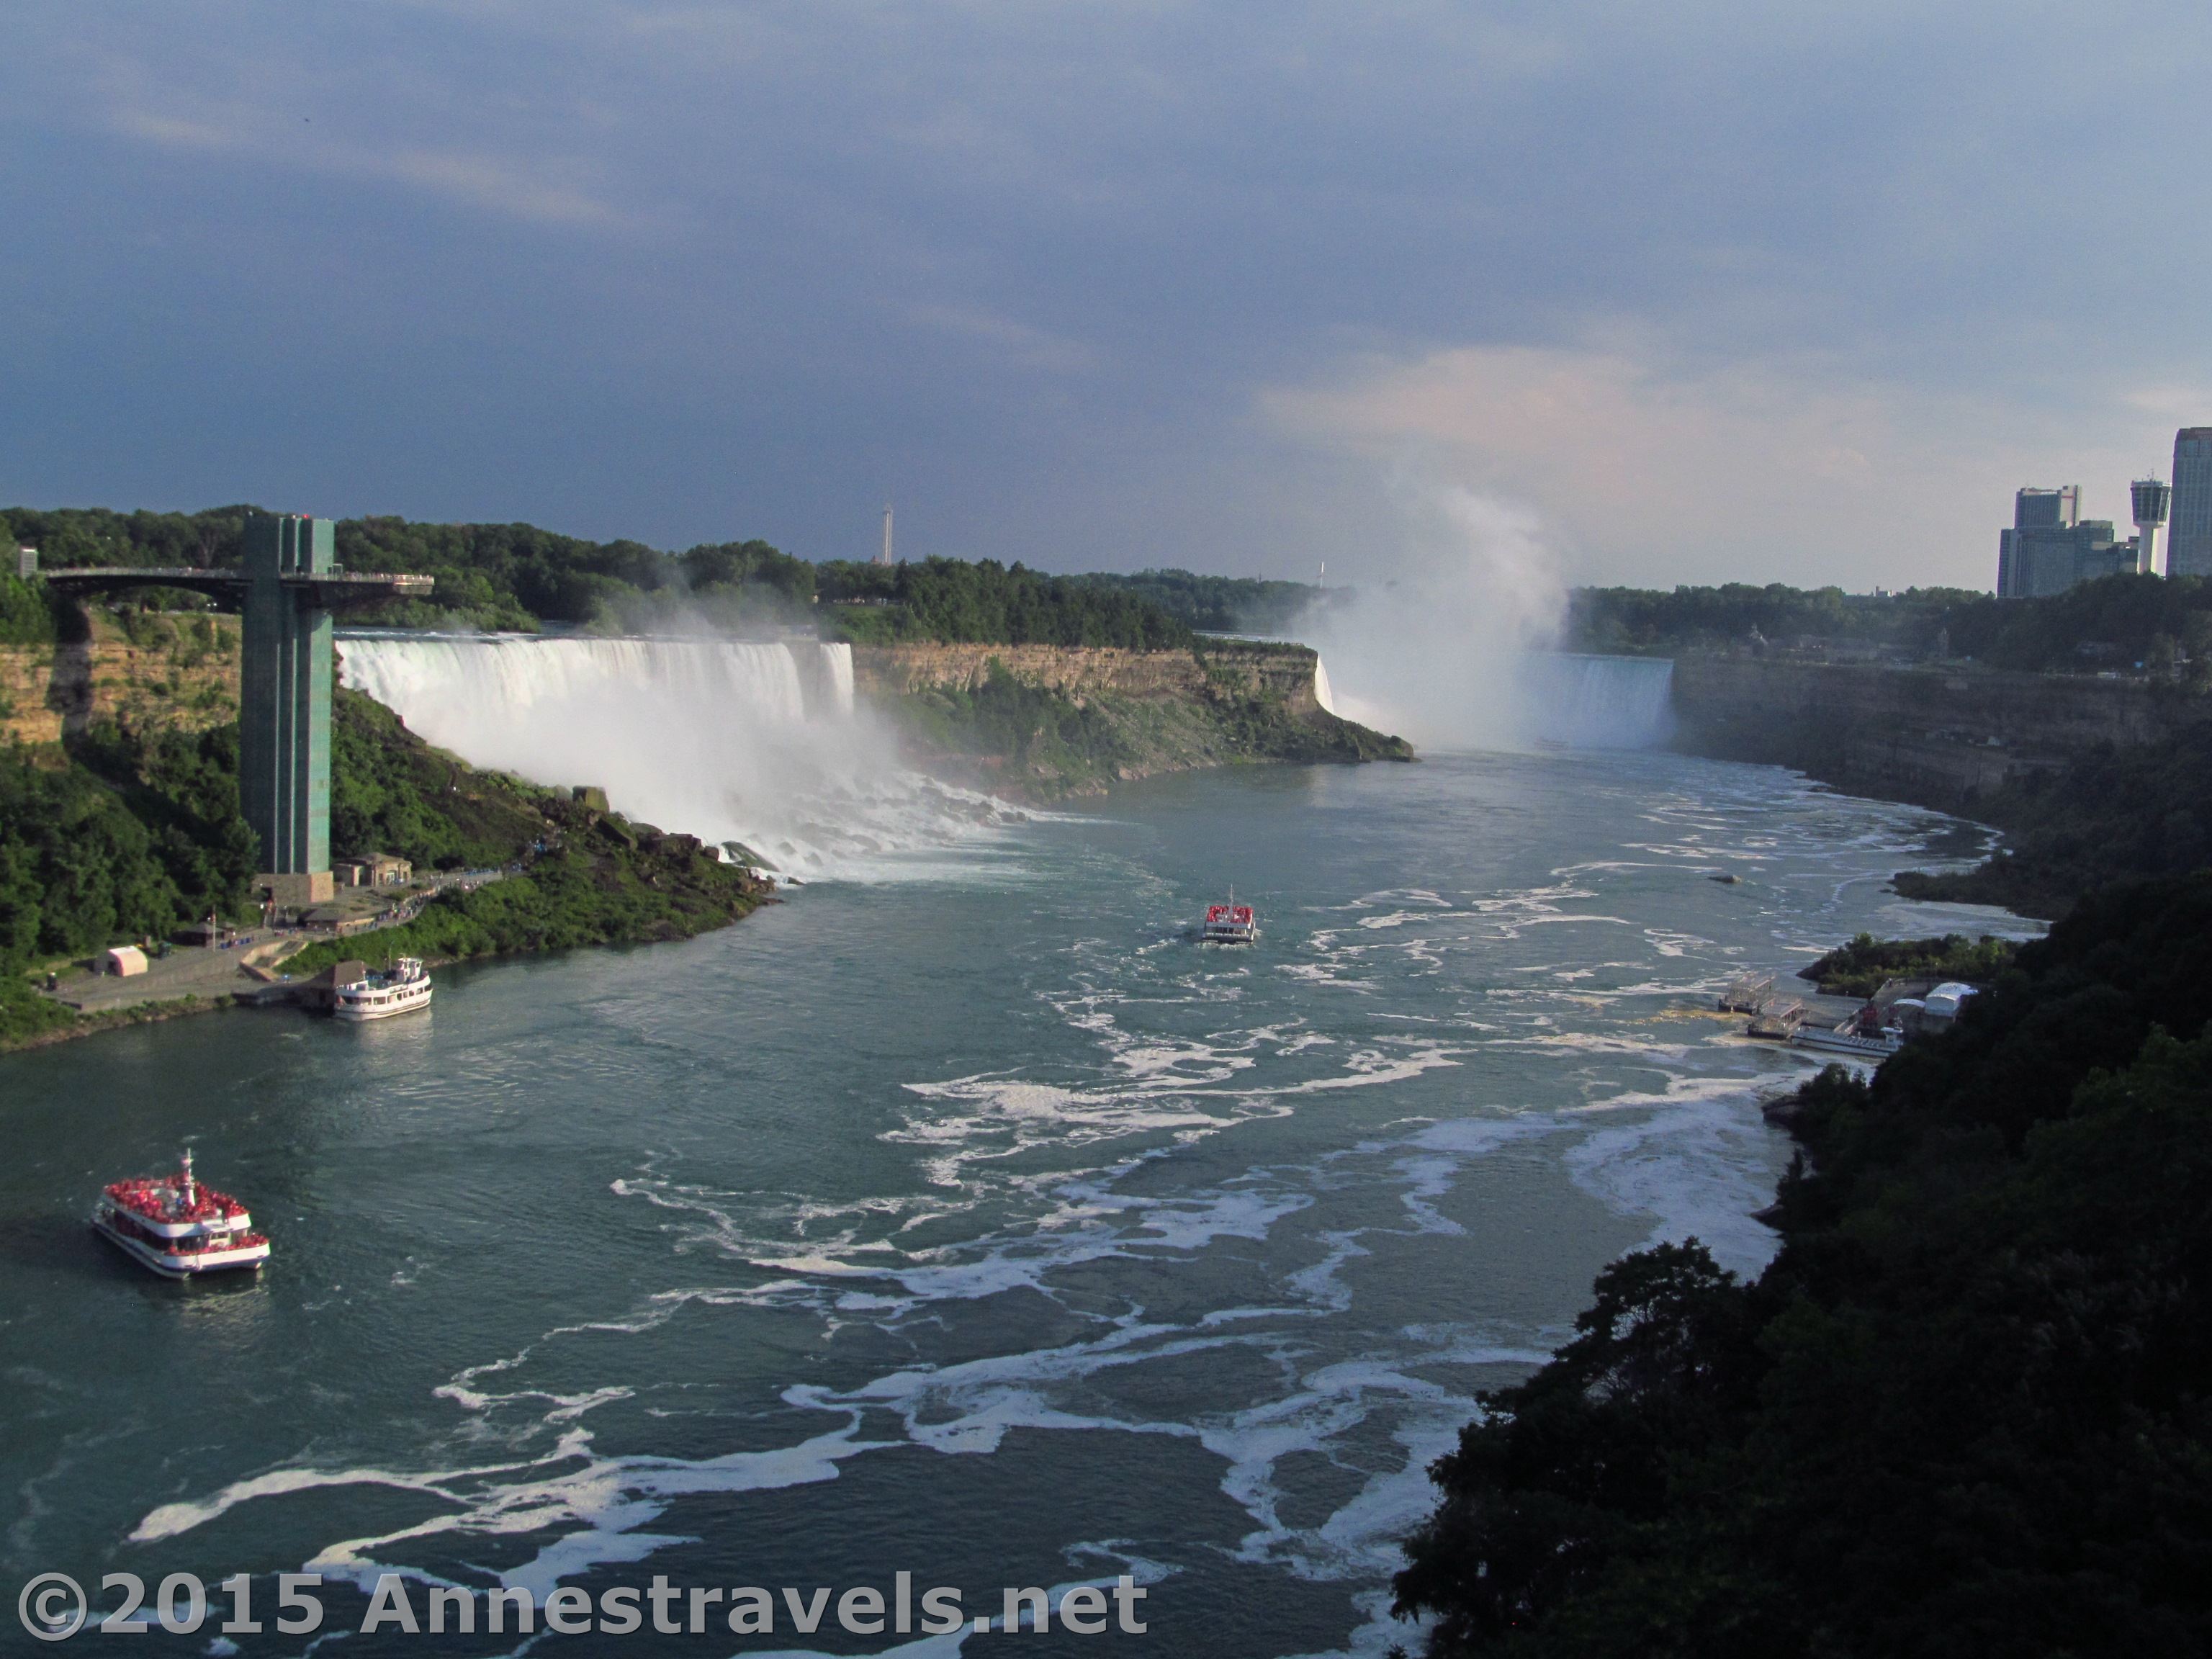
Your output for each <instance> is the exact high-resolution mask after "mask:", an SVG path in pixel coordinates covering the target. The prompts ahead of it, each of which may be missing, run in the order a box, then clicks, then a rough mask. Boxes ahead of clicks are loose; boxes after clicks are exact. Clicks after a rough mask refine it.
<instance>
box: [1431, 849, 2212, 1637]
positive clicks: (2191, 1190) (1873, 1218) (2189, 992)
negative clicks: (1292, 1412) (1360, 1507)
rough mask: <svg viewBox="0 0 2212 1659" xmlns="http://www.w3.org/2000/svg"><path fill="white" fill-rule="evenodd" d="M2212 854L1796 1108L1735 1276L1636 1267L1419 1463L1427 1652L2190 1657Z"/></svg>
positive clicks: (2201, 1530) (2025, 962)
mask: <svg viewBox="0 0 2212 1659" xmlns="http://www.w3.org/2000/svg"><path fill="white" fill-rule="evenodd" d="M2208 1020H2212V872H2197V873H2195V874H2192V875H2190V876H2186V877H2182V878H2175V879H2171V880H2166V881H2160V882H2150V883H2142V884H2136V885H2134V886H2131V887H2128V888H2124V889H2116V890H2109V891H2106V892H2105V893H2102V894H2100V895H2098V896H2093V897H2092V898H2090V899H2087V900H2085V901H2084V902H2082V903H2081V905H2080V906H2078V907H2077V908H2075V911H2074V912H2073V913H2072V914H2071V915H2069V916H2068V917H2067V918H2066V919H2065V920H2064V921H2061V922H2060V923H2059V924H2058V925H2057V927H2054V928H2053V929H2052V930H2051V934H2050V936H2049V938H2048V939H2045V940H2042V941H2039V942H2038V943H2035V944H2032V945H2024V946H2022V947H2021V950H2020V951H2019V954H2018V957H2017V960H2016V963H2015V967H2014V968H2013V969H2010V970H2009V971H2008V972H2006V973H2004V974H2003V975H2002V977H2001V978H2000V979H1999V980H1998V981H1997V982H1996V985H1995V986H1994V987H1991V989H1990V991H1989V992H1987V993H1986V994H1984V995H1983V996H1981V997H1979V998H1977V999H1976V1000H1975V1001H1974V1003H1973V1004H1972V1006H1971V1009H1970V1012H1968V1013H1967V1014H1966V1016H1965V1017H1964V1018H1961V1019H1960V1022H1959V1024H1958V1025H1957V1027H1956V1028H1955V1029H1954V1030H1952V1031H1951V1032H1949V1033H1948V1034H1947V1035H1945V1036H1942V1037H1939V1038H1936V1039H1935V1040H1933V1041H1931V1042H1923V1043H1917V1044H1915V1045H1913V1046H1912V1047H1911V1048H1907V1049H1906V1050H1905V1051H1904V1052H1903V1053H1901V1054H1899V1055H1897V1056H1896V1057H1895V1058H1893V1059H1892V1060H1889V1061H1888V1062H1887V1064H1885V1065H1884V1066H1882V1067H1881V1071H1880V1072H1879V1073H1877V1074H1876V1075H1875V1078H1874V1079H1873V1081H1872V1083H1871V1084H1870V1085H1869V1084H1868V1083H1864V1082H1862V1081H1859V1080H1857V1079H1854V1078H1853V1077H1851V1076H1850V1075H1849V1074H1847V1073H1845V1072H1844V1070H1843V1069H1842V1068H1840V1067H1831V1068H1829V1070H1828V1071H1826V1073H1822V1074H1821V1075H1820V1077H1819V1078H1818V1079H1815V1080H1814V1081H1813V1082H1811V1083H1808V1084H1807V1085H1804V1087H1802V1089H1800V1090H1799V1091H1797V1093H1796V1096H1795V1097H1794V1098H1792V1099H1791V1100H1790V1102H1789V1103H1787V1104H1786V1105H1785V1106H1784V1108H1783V1109H1782V1113H1781V1115H1783V1116H1784V1117H1785V1118H1786V1119H1787V1120H1788V1121H1790V1125H1791V1127H1792V1128H1793V1130H1794V1132H1795V1133H1796V1135H1797V1136H1798V1138H1799V1139H1800V1140H1801V1142H1802V1151H1801V1152H1800V1154H1799V1157H1798V1159H1797V1162H1796V1164H1795V1165H1794V1166H1793V1167H1792V1169H1791V1170H1790V1174H1789V1175H1788V1176H1786V1177H1785V1178H1784V1182H1783V1183H1782V1187H1781V1190H1780V1194H1779V1197H1778V1203H1777V1206H1776V1208H1775V1210H1774V1211H1773V1212H1771V1214H1772V1216H1773V1218H1774V1221H1775V1225H1777V1227H1778V1230H1779V1231H1780V1233H1781V1235H1782V1241H1783V1242H1782V1248H1781V1250H1780V1253H1779V1254H1778V1255H1777V1256H1776V1257H1775V1259H1774V1261H1772V1262H1771V1264H1770V1265H1769V1266H1768V1267H1767V1268H1766V1270H1765V1272H1764V1273H1761V1274H1760V1275H1759V1277H1758V1278H1756V1279H1753V1280H1752V1281H1751V1282H1749V1283H1739V1282H1737V1281H1736V1280H1735V1279H1733V1278H1732V1277H1731V1276H1729V1274H1726V1273H1721V1272H1720V1271H1718V1270H1717V1268H1716V1267H1714V1266H1713V1264H1712V1262H1711V1258H1710V1257H1709V1256H1708V1255H1706V1253H1705V1251H1704V1250H1703V1249H1701V1248H1700V1247H1699V1246H1698V1245H1697V1244H1696V1243H1695V1242H1694V1241H1691V1242H1689V1243H1685V1244H1681V1245H1667V1246H1662V1247H1661V1248H1659V1249H1655V1250H1650V1251H1644V1252H1640V1253H1638V1254H1637V1255H1632V1256H1629V1257H1626V1258H1625V1259H1624V1260H1623V1261H1620V1262H1618V1263H1615V1264H1614V1265H1613V1267H1609V1268H1607V1270H1606V1272H1605V1273H1603V1274H1602V1275H1601V1277H1600V1278H1599V1279H1598V1282H1597V1296H1596V1300H1595V1304H1593V1306H1592V1307H1591V1308H1590V1310H1589V1311H1588V1312H1586V1313H1585V1314H1584V1315H1583V1316H1582V1318H1581V1319H1580V1320H1579V1321H1578V1322H1577V1336H1576V1338H1575V1340H1574V1341H1573V1342H1571V1344H1569V1345H1568V1346H1567V1347H1566V1348H1565V1349H1563V1350H1562V1351H1561V1352H1560V1353H1559V1356H1558V1357H1557V1358H1554V1359H1553V1361H1552V1362H1551V1363H1550V1364H1547V1365H1546V1366H1545V1367H1543V1368H1542V1369H1541V1370H1539V1371H1537V1372H1536V1373H1535V1374H1534V1376H1532V1377H1530V1378H1529V1379H1528V1381H1527V1382H1526V1383H1522V1384H1521V1385H1520V1386H1518V1387H1516V1388H1511V1389H1503V1390H1500V1391H1498V1392H1497V1393H1495V1394H1492V1395H1487V1396H1486V1397H1485V1401H1484V1404H1485V1416H1484V1417H1483V1419H1481V1420H1480V1421H1478V1422H1476V1423H1474V1424H1471V1425H1468V1427H1467V1428H1466V1429H1465V1430H1464V1431H1462V1434H1461V1437H1460V1441H1459V1444H1458V1446H1457V1447H1456V1449H1454V1450H1453V1451H1452V1452H1451V1453H1449V1455H1446V1456H1445V1457H1443V1459H1441V1460H1440V1461H1439V1462H1437V1464H1436V1466H1435V1468H1434V1470H1433V1474H1434V1477H1435V1480H1436V1482H1437V1486H1438V1488H1439V1490H1440V1502H1439V1504H1438V1505H1437V1510H1436V1512H1435V1513H1434V1515H1433V1516H1431V1518H1430V1520H1429V1522H1427V1524H1426V1525H1425V1526H1424V1527H1423V1528H1421V1529H1420V1530H1419V1532H1418V1533H1417V1534H1415V1535H1414V1536H1413V1539H1412V1540H1411V1541H1410V1542H1409V1543H1408V1546H1407V1567H1406V1569H1405V1571H1403V1572H1402V1573H1401V1575H1400V1576H1399V1577H1398V1580H1397V1586H1396V1588H1397V1607H1398V1611H1399V1612H1400V1613H1401V1615H1404V1616H1407V1617H1414V1618H1419V1619H1421V1620H1425V1621H1427V1622H1428V1628H1427V1631H1426V1632H1425V1637H1424V1638H1423V1640H1422V1644H1421V1645H1422V1646H1423V1648H1424V1649H1425V1652H1427V1653H1428V1654H1429V1655H1431V1656H1434V1659H1447V1656H1461V1655H1471V1654H1504V1655H1514V1654H1525V1655H1528V1656H1555V1655H1557V1656H1565V1655H1572V1656H1577V1659H1598V1656H1607V1659H1611V1656H1620V1659H1629V1656H1635V1659H1654V1656H1682V1659H1689V1656H1697V1659H1770V1656H1775V1655H1783V1654H1803V1655H1819V1656H1837V1659H1841V1656H1857V1655H1897V1656H1921V1655H1925V1656H1929V1659H1936V1656H1939V1655H1940V1656H1945V1659H1950V1656H1958V1655H1989V1656H1995V1655H2006V1656H2036V1655H2048V1656H2052V1659H2057V1656H2061V1655H2065V1656H2080V1655H2093V1654H2094V1655H2105V1654H2109V1655H2114V1656H2119V1655H2128V1656H2168V1655H2170V1656H2176V1659H2179V1656H2182V1655H2196V1654H2202V1653H2203V1652H2205V1651H2207V1650H2212V1030H2208Z"/></svg>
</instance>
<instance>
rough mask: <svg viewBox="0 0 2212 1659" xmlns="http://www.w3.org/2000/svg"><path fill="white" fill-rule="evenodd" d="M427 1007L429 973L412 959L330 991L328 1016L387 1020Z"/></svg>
mask: <svg viewBox="0 0 2212 1659" xmlns="http://www.w3.org/2000/svg"><path fill="white" fill-rule="evenodd" d="M428 1006H430V972H429V969H427V968H425V967H423V965H422V962H421V960H420V959H419V958H417V957H400V958H399V959H398V961H396V962H394V963H392V966H390V967H389V968H385V969H378V970H377V971H375V972H364V973H363V974H362V976H361V977H360V978H359V979H356V980H354V981H349V983H347V984H344V985H333V986H332V987H331V1012H332V1013H333V1014H336V1015H337V1017H338V1018H340V1019H354V1020H360V1019H389V1018H392V1015H394V1014H405V1013H412V1012H414V1011H415V1010H416V1009H417V1008H427V1007H428Z"/></svg>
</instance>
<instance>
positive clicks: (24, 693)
mask: <svg viewBox="0 0 2212 1659" xmlns="http://www.w3.org/2000/svg"><path fill="white" fill-rule="evenodd" d="M87 622H88V627H89V630H90V632H89V636H88V638H86V639H84V640H82V641H76V642H75V643H73V644H66V645H37V646H31V645H10V646H0V734H4V735H5V736H6V737H7V738H9V739H10V740H12V741H14V742H17V743H27V744H57V743H59V742H61V741H62V739H63V738H73V737H76V736H77V735H79V734H80V733H82V732H83V731H84V730H85V729H86V727H88V726H91V725H93V724H94V723H95V722H97V721H101V720H113V721H115V722H116V723H118V725H122V726H130V727H132V728H133V729H135V730H140V731H153V730H161V729H175V730H184V731H195V732H197V731H203V730H205V729H206V728H207V727H209V726H221V725H222V724H224V723H225V722H227V721H229V720H235V719H236V718H237V717H238V626H239V624H238V618H237V617H227V616H218V615H207V616H186V615H139V614H137V613H125V614H123V615H120V616H118V615H116V614H113V613H111V612H109V611H105V610H100V609H93V610H91V611H88V613H87Z"/></svg>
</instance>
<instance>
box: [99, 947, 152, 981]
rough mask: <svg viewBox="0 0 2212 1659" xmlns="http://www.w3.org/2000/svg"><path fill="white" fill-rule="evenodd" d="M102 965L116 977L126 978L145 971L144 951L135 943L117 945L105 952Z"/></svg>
mask: <svg viewBox="0 0 2212 1659" xmlns="http://www.w3.org/2000/svg"><path fill="white" fill-rule="evenodd" d="M104 966H105V967H106V970H107V971H108V972H109V973H111V974H113V975H115V976H116V977H117V978H118V979H128V978H130V977H131V975H133V974H143V973H144V972H145V971H146V953H145V952H144V951H142V950H140V949H139V948H138V947H137V945H117V946H116V947H115V948H114V949H113V950H112V951H109V952H108V953H107V955H106V959H105V962H104Z"/></svg>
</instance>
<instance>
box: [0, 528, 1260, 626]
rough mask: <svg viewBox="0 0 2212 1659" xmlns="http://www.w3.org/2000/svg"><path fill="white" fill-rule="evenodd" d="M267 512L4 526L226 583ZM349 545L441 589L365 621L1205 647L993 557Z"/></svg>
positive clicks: (517, 544)
mask: <svg viewBox="0 0 2212 1659" xmlns="http://www.w3.org/2000/svg"><path fill="white" fill-rule="evenodd" d="M252 510H255V509H252V508H248V507H216V508H210V509H209V510H208V511H206V512H203V513H112V512H109V511H107V510H106V509H104V508H96V507H95V508H82V509H77V508H71V509H63V510H56V511H51V512H47V511H39V510H35V509H32V508H27V507H11V508H7V509H0V526H4V528H5V530H6V532H9V533H11V534H12V535H13V537H14V538H15V540H16V541H17V542H20V543H21V544H26V545H30V546H35V547H37V548H38V549H39V552H40V564H41V567H42V568H45V569H50V570H52V569H64V568H73V567H74V568H81V567H83V566H88V565H104V564H118V565H157V566H177V565H183V566H191V567H196V568H210V569H225V568H236V567H237V565H238V564H239V562H240V559H241V557H242V551H243V537H244V526H245V516H246V513H248V512H249V511H252ZM336 543H337V548H336V551H337V560H338V562H339V563H340V564H342V565H343V566H345V567H346V568H349V569H355V570H365V571H400V570H410V571H415V572H417V573H420V574H425V575H428V576H432V577H434V578H435V579H436V586H435V590H434V592H433V593H432V595H431V597H430V598H429V599H426V600H404V601H397V602H394V603H393V604H392V605H387V606H386V607H384V608H382V609H381V610H374V611H358V612H355V613H352V615H351V617H350V618H349V619H350V620H352V621H355V622H356V623H384V624H388V625H392V626H398V627H459V628H471V629H501V630H516V631H525V632H526V631H531V630H534V629H538V628H540V627H543V626H544V625H546V624H549V623H550V624H555V625H559V626H568V627H586V626H599V627H612V628H625V629H628V628H657V627H663V626H671V625H681V624H682V623H685V622H687V621H690V620H695V619H703V620H705V621H707V622H708V623H715V624H721V625H736V626H744V625H752V624H766V625H775V624H790V623H806V624H815V623H819V624H821V625H822V626H823V630H824V632H825V633H829V634H833V635H834V634H842V635H845V636H846V637H849V638H853V639H855V640H866V641H899V640H941V641H981V642H985V643H990V644H1006V645H1025V644H1052V645H1115V646H1125V647H1130V648H1132V649H1136V650H1161V649H1170V648H1176V647H1185V646H1188V644H1189V643H1190V640H1191V624H1190V623H1188V622H1187V621H1185V620H1183V619H1182V618H1181V617H1177V616H1176V615H1173V614H1170V611H1167V610H1165V609H1164V608H1163V607H1162V606H1161V605H1158V604H1157V603H1155V602H1154V601H1153V600H1152V599H1149V598H1147V597H1145V596H1144V595H1143V594H1141V593H1139V592H1130V591H1124V590H1122V589H1121V588H1120V587H1117V586H1115V585H1113V584H1112V583H1110V582H1105V583H1102V582H1098V581H1091V580H1077V579H1074V578H1070V577H1064V576H1048V575H1046V574H1042V572H1039V571H1035V570H1030V569H1029V568H1025V567H1024V566H1023V565H1021V564H1018V563H1017V564H1014V565H1012V566H1006V565H1001V564H1000V563H998V562H996V561H994V560H989V559H986V560H981V561H979V562H973V563H970V562H965V561H962V560H957V559H941V558H939V559H928V560H924V561H922V562H919V563H911V564H902V565H890V566H883V565H874V564H865V563H858V562H848V561H842V560H833V561H830V562H825V563H823V564H819V565H816V564H810V563H809V562H806V561H805V560H804V559H799V558H795V557H793V556H791V555H790V554H787V553H784V552H781V551H780V550H777V549H776V548H775V547H772V546H770V545H769V544H768V543H766V542H763V541H743V542H716V543H704V544H700V545H699V546H696V547H692V548H689V549H687V550H684V551H683V552H681V553H667V552H662V551H660V550H657V549H654V548H651V547H647V545H645V544H643V543H642V542H635V541H627V540H616V541H610V542H593V541H587V540H585V539H582V538H578V537H574V536H562V535H557V534H556V533H555V532H551V531H548V530H540V529H538V527H537V526H533V525H526V524H507V525H483V524H453V525H441V524H420V523H416V522H413V521H410V520H405V519H398V518H368V519H344V520H339V521H338V523H337V531H336ZM1194 580H1197V579H1194ZM1217 598H1218V596H1217ZM185 602H186V603H197V601H191V600H186V601H185ZM42 604H43V601H42V600H40V599H39V598H38V596H37V594H36V593H34V592H26V593H24V594H21V595H17V594H12V593H11V594H10V595H9V596H8V597H7V598H6V600H5V603H4V605H0V631H4V630H8V629H17V630H27V634H28V635H36V636H37V637H42V638H43V637H51V634H50V633H47V634H40V633H39V632H38V630H39V629H40V626H41V624H40V623H39V621H38V616H37V612H38V611H39V608H40V605H42ZM18 611H21V616H20V617H19V616H18V614H17V613H18ZM13 636H14V635H12V634H11V635H9V637H13Z"/></svg>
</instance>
